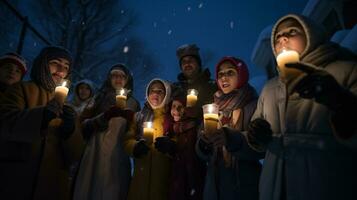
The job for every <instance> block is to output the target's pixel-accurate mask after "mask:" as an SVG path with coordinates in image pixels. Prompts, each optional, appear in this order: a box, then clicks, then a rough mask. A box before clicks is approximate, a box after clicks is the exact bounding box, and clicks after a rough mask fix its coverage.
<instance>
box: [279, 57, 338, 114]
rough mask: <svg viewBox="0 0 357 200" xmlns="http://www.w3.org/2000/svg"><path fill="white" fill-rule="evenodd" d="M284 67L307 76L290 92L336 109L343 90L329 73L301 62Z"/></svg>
mask: <svg viewBox="0 0 357 200" xmlns="http://www.w3.org/2000/svg"><path fill="white" fill-rule="evenodd" d="M285 66H286V67H288V68H295V69H298V70H301V71H303V72H305V73H306V74H307V75H306V76H305V77H303V78H302V79H301V80H299V81H298V82H297V83H296V84H295V85H294V86H293V88H291V89H290V90H291V91H292V92H294V91H296V92H297V93H298V94H299V95H300V97H302V98H306V99H312V98H314V99H315V101H316V102H318V103H320V104H323V105H325V106H327V107H328V108H330V109H332V110H336V109H337V107H338V106H339V104H340V103H341V102H339V100H338V98H340V97H339V96H340V94H342V93H343V88H342V87H341V86H340V85H339V84H338V82H337V81H336V79H335V78H334V77H333V76H332V75H331V74H330V73H328V72H326V71H325V70H323V69H319V68H317V67H315V66H313V65H309V64H307V63H302V62H297V63H288V64H286V65H285Z"/></svg>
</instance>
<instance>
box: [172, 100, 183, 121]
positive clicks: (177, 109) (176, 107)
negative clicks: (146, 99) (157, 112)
mask: <svg viewBox="0 0 357 200" xmlns="http://www.w3.org/2000/svg"><path fill="white" fill-rule="evenodd" d="M183 114H184V105H183V104H182V103H181V102H180V101H175V100H174V101H173V102H172V105H171V116H172V117H173V118H174V121H175V122H178V121H180V120H181V118H182V116H183Z"/></svg>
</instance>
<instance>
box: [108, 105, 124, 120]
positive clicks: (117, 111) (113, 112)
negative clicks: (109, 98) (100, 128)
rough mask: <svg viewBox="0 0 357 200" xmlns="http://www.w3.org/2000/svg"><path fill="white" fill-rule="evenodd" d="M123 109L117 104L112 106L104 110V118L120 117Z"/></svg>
mask: <svg viewBox="0 0 357 200" xmlns="http://www.w3.org/2000/svg"><path fill="white" fill-rule="evenodd" d="M122 112H123V110H122V109H121V108H119V107H117V106H111V107H110V108H109V109H108V110H107V111H105V112H104V119H106V120H108V121H109V120H110V119H111V118H113V117H119V116H120V115H121V114H122Z"/></svg>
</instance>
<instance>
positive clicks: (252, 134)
mask: <svg viewBox="0 0 357 200" xmlns="http://www.w3.org/2000/svg"><path fill="white" fill-rule="evenodd" d="M247 139H248V142H249V144H250V145H251V146H252V147H253V148H255V149H256V150H258V151H264V149H265V148H266V146H267V145H268V143H269V142H270V141H271V140H272V139H273V131H272V130H271V127H270V124H269V122H267V121H266V120H265V119H262V118H257V119H255V120H253V121H251V122H250V124H249V126H248V135H247Z"/></svg>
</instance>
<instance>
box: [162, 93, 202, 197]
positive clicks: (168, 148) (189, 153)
mask: <svg viewBox="0 0 357 200" xmlns="http://www.w3.org/2000/svg"><path fill="white" fill-rule="evenodd" d="M169 108H170V111H169V112H168V113H167V115H166V118H165V123H164V125H165V127H164V132H165V136H163V137H158V138H156V142H155V147H156V148H157V149H158V150H159V151H160V152H162V153H165V154H168V155H170V156H171V157H172V160H173V162H172V174H171V178H170V189H169V198H168V199H169V200H200V199H202V196H203V185H204V177H205V174H206V168H205V163H204V162H202V161H201V160H200V159H199V158H198V156H197V154H196V152H195V144H196V140H197V133H198V127H199V125H200V120H197V119H198V118H197V116H196V113H195V112H194V111H195V109H193V108H192V107H186V93H179V94H176V95H175V96H174V97H173V100H172V102H171V103H170V104H169Z"/></svg>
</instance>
